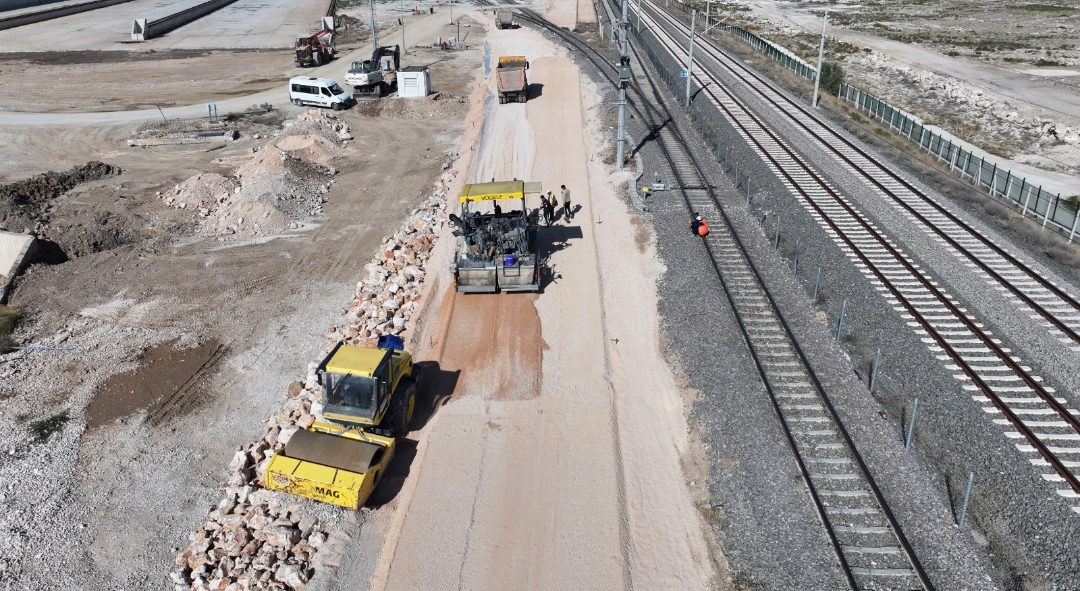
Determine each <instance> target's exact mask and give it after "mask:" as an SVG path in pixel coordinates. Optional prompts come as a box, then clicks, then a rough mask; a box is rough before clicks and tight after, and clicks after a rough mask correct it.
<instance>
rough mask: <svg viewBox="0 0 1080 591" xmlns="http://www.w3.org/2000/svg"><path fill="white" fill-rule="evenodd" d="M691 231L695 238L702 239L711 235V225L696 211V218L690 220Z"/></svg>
mask: <svg viewBox="0 0 1080 591" xmlns="http://www.w3.org/2000/svg"><path fill="white" fill-rule="evenodd" d="M690 231H691V232H693V234H694V235H695V236H701V237H702V238H704V237H706V236H708V235H709V223H708V222H706V221H705V218H703V217H701V214H699V213H698V212H696V211H695V212H694V218H693V219H692V220H690Z"/></svg>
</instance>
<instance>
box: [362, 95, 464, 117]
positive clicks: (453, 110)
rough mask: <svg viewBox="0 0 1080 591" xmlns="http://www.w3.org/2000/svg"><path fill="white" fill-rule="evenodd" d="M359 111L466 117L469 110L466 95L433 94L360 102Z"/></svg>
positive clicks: (365, 113) (370, 113) (386, 115)
mask: <svg viewBox="0 0 1080 591" xmlns="http://www.w3.org/2000/svg"><path fill="white" fill-rule="evenodd" d="M356 110H357V112H359V113H360V114H361V115H366V116H368V117H380V118H384V119H443V118H448V117H464V116H465V113H466V112H468V110H469V101H468V100H467V99H466V98H465V97H460V96H454V95H450V94H441V93H440V94H433V95H431V96H430V97H427V98H423V99H404V98H387V99H381V100H377V101H369V102H366V103H360V104H359V105H358V106H357V107H356Z"/></svg>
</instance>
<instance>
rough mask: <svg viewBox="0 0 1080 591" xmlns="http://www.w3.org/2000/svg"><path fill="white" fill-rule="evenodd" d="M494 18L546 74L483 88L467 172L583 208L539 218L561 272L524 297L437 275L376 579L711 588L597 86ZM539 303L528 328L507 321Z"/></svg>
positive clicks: (649, 280) (501, 585)
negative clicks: (411, 441)
mask: <svg viewBox="0 0 1080 591" xmlns="http://www.w3.org/2000/svg"><path fill="white" fill-rule="evenodd" d="M490 35H491V37H490V40H489V43H490V46H491V51H492V55H501V54H506V53H514V54H521V53H524V54H525V55H528V56H529V57H530V61H531V68H530V80H531V81H532V82H533V84H537V85H543V86H542V92H538V93H534V97H533V98H531V99H530V101H529V103H527V104H526V105H524V106H520V105H508V106H499V105H496V104H494V102H493V101H491V100H490V99H488V100H487V111H486V113H485V115H484V117H485V128H484V133H483V139H482V140H480V141H479V148H478V153H477V156H476V158H477V161H476V166H475V172H474V174H473V175H471V176H472V177H473V178H476V179H482V180H489V179H490V177H491V176H496V177H499V176H500V174H503V175H509V174H516V175H517V176H518V178H528V179H530V180H539V181H541V182H542V183H543V184H544V185H545V187H550V188H553V189H554V188H556V187H557V186H558V185H561V184H566V185H567V186H568V187H570V188H571V192H572V201H573V203H575V204H576V205H577V206H578V207H580V209H579V210H578V212H577V215H576V217H575V218H574V220H573V221H572V222H570V221H566V220H564V222H563V223H562V224H560V225H558V226H556V227H553V228H551V229H543V230H542V231H541V235H540V238H539V240H540V242H541V243H542V244H544V247H543V248H544V249H545V250H546V251H547V252H549V253H550V256H551V258H550V263H551V266H552V268H553V270H554V273H555V277H556V279H555V280H554V281H553V282H552V283H550V284H549V285H547V286H546V287H545V289H544V292H543V293H542V294H541V295H539V296H538V297H536V298H535V300H533V298H532V297H530V296H527V295H520V294H518V295H512V294H503V295H496V296H479V297H478V296H474V295H457V294H453V293H450V294H448V295H447V296H446V298H445V301H444V303H443V304H442V306H443V308H442V320H441V322H440V325H441V326H439V327H433V329H432V330H433V334H435V335H437V336H433V337H421V339H422V340H423V341H425V342H429V343H437V345H435V346H433V347H432V350H431V352H430V353H429V354H430V355H431V356H432V357H435V358H437V359H438V363H439V366H440V367H441V369H442V370H443V371H444V372H449V373H451V374H453V375H455V376H457V377H456V383H455V385H456V387H455V389H454V391H453V396H452V398H451V399H450V401H449V402H448V403H446V404H445V405H443V406H442V407H441V408H440V409H439V411H438V413H437V414H436V416H435V418H434V419H433V420H432V421H431V422H430V423H429V425H428V427H427V428H426V429H425V430H424V432H423V433H422V434H421V435H420V444H419V447H418V454H417V459H416V460H414V462H413V464H412V467H411V471H412V473H413V474H415V478H416V480H415V482H414V483H412V485H411V486H409V485H407V486H406V487H405V489H403V492H402V494H401V495H400V496H399V498H398V499H397V501H396V503H395V506H394V507H393V508H392V510H393V512H394V514H393V515H392V516H382V517H381V518H379V517H377V518H376V519H375V520H374V523H376V524H380V525H379V526H380V527H386V528H387V531H386V533H385V534H384V535H385V536H386V540H387V542H386V544H385V545H384V547H383V552H382V559H381V561H380V563H379V564H378V565H377V566H376V569H375V577H374V581H373V582H374V584H373V587H374V588H376V589H417V588H432V589H435V588H440V589H441V588H452V587H459V588H460V587H466V588H472V589H507V588H534V589H555V588H588V589H612V588H631V587H637V588H642V589H647V588H663V587H667V586H670V585H675V586H676V587H678V588H688V589H701V588H707V586H708V584H709V579H710V577H711V576H712V573H713V566H712V562H711V559H710V555H709V550H708V545H707V544H706V542H705V538H704V535H703V533H702V532H703V527H702V523H701V521H700V517H699V516H698V514H697V512H696V511H695V509H694V506H693V503H692V501H691V493H690V491H689V490H688V487H687V486H686V484H685V477H684V475H683V473H682V471H681V457H682V454H683V453H686V452H687V448H688V443H687V437H686V422H685V418H684V417H683V415H682V412H683V411H682V409H683V406H682V401H681V399H680V397H679V392H678V389H677V387H676V385H675V383H674V379H673V378H672V376H671V373H670V371H669V370H668V368H667V367H666V365H665V364H664V361H663V359H662V357H661V356H660V353H659V348H658V342H657V337H656V335H657V325H656V316H655V292H654V281H655V278H656V276H657V274H659V273H660V272H661V271H662V269H660V268H659V265H658V264H657V263H656V258H655V253H654V252H652V251H651V250H646V249H645V247H644V244H641V245H640V247H639V246H638V245H635V230H634V224H633V223H632V221H631V216H630V215H629V214H628V213H627V211H626V206H625V204H623V203H622V202H621V201H620V200H619V199H618V198H617V197H616V196H615V191H614V189H613V183H617V182H620V181H622V182H625V179H620V178H612V177H610V176H609V174H608V172H607V171H606V170H605V167H604V165H603V163H602V162H601V161H600V159H599V157H598V154H599V153H600V151H601V149H602V148H603V146H602V145H601V140H600V133H599V128H598V121H599V117H598V114H597V113H595V112H593V111H592V109H593V108H594V107H595V106H596V105H597V104H598V102H599V99H598V97H597V95H596V94H595V93H592V92H589V91H583V89H582V87H581V83H580V72H579V70H578V69H577V67H576V66H575V65H574V64H573V63H572V62H570V61H569V60H567V59H566V58H565V57H562V56H560V55H558V52H557V50H556V49H555V48H554V47H552V46H551V45H550V44H549V43H547V42H546V41H544V40H543V39H542V38H540V37H539V36H538V35H535V34H534V33H532V32H531V31H522V30H519V31H516V32H510V31H505V32H502V31H491V32H490ZM541 56H551V57H541ZM487 82H489V83H490V81H487ZM583 96H584V97H585V98H584V99H583V98H582V97H583ZM586 103H587V104H586ZM587 107H588V108H589V110H586V108H587ZM522 111H524V113H522ZM522 115H524V117H522ZM478 118H479V117H478V116H476V115H471V116H470V119H471V120H476V119H478ZM587 125H588V126H589V127H590V134H589V139H588V141H586V139H585V138H584V137H583V135H582V133H581V130H582V129H584V128H586V126H587ZM467 176H468V175H467ZM594 208H595V209H594ZM600 240H603V242H604V247H603V248H600V247H599V245H598V241H600ZM609 240H610V241H611V242H608V241H609ZM615 286H617V287H615ZM537 321H539V327H540V333H541V334H540V335H537V336H539V337H541V338H535V337H533V338H526V339H520V338H518V335H530V334H535V327H536V326H537ZM439 335H444V336H439ZM525 345H528V346H525ZM541 357H542V362H541V363H540V372H541V374H540V375H541V381H540V383H539V384H538V386H539V387H538V390H534V389H533V388H534V387H533V386H532V384H533V383H534V382H533V381H532V380H533V376H534V375H535V373H534V372H535V371H536V370H537V365H536V364H537V362H538V361H540V360H541ZM508 381H509V383H508ZM643 433H647V436H642V434H643ZM388 509H389V507H388Z"/></svg>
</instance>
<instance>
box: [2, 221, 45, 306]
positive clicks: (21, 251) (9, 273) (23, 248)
mask: <svg viewBox="0 0 1080 591" xmlns="http://www.w3.org/2000/svg"><path fill="white" fill-rule="evenodd" d="M36 246H37V245H36V244H35V240H34V237H33V236H31V235H29V234H15V233H13V232H0V302H4V301H5V300H7V294H8V290H9V289H10V288H11V282H12V281H13V280H14V279H15V276H16V275H18V274H19V272H20V271H22V270H23V268H25V266H26V265H27V264H28V263H29V262H30V259H31V257H33V256H34V252H35V250H36V248H35V247H36Z"/></svg>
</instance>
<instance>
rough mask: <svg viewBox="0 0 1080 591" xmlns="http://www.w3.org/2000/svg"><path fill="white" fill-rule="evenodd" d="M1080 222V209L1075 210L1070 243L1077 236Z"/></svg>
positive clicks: (1070, 231)
mask: <svg viewBox="0 0 1080 591" xmlns="http://www.w3.org/2000/svg"><path fill="white" fill-rule="evenodd" d="M1077 220H1080V207H1078V208H1077V209H1074V210H1073V225H1072V229H1071V230H1069V242H1072V239H1073V236H1074V235H1075V234H1076V221H1077Z"/></svg>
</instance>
